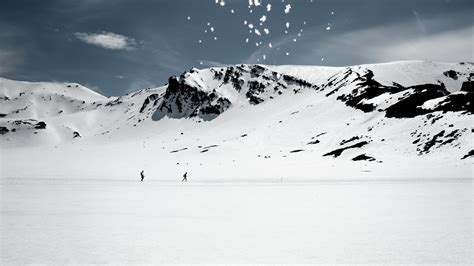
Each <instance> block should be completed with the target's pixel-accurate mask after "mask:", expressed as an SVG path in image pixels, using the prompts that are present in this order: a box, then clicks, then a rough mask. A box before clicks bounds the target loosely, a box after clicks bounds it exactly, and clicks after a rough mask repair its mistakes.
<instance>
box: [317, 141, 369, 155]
mask: <svg viewBox="0 0 474 266" xmlns="http://www.w3.org/2000/svg"><path fill="white" fill-rule="evenodd" d="M367 144H369V142H368V141H361V142H359V143H356V144H354V145H351V146H347V147H344V148H340V149H336V150H333V151H331V152H328V153H326V154H324V155H323V156H334V158H337V157H339V156H341V154H342V153H343V152H344V151H345V150H348V149H355V148H361V147H363V146H365V145H367Z"/></svg>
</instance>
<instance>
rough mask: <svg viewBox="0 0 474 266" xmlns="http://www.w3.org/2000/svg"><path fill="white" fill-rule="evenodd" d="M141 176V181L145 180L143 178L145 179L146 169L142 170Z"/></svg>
mask: <svg viewBox="0 0 474 266" xmlns="http://www.w3.org/2000/svg"><path fill="white" fill-rule="evenodd" d="M140 176H141V180H140V181H141V182H143V179H145V171H144V170H142V171H141V172H140Z"/></svg>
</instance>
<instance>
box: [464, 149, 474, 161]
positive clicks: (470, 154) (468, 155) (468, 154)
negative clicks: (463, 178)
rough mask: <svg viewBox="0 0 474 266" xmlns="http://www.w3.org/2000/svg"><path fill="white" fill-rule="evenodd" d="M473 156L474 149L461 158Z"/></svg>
mask: <svg viewBox="0 0 474 266" xmlns="http://www.w3.org/2000/svg"><path fill="white" fill-rule="evenodd" d="M473 156H474V150H470V151H469V152H468V153H467V154H466V155H464V156H463V157H462V158H461V160H464V159H467V158H469V157H473Z"/></svg>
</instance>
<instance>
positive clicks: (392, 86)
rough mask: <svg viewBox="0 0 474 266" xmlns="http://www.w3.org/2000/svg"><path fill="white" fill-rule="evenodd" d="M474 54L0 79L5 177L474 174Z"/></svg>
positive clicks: (275, 177)
mask: <svg viewBox="0 0 474 266" xmlns="http://www.w3.org/2000/svg"><path fill="white" fill-rule="evenodd" d="M473 79H474V65H473V64H471V63H457V64H447V63H435V62H426V61H410V62H393V63H387V64H376V65H361V66H352V67H316V66H266V65H236V66H226V67H214V68H210V69H203V70H198V69H191V70H189V71H186V72H184V73H183V74H181V75H180V76H177V77H171V78H170V79H169V81H168V84H167V85H165V86H163V87H159V88H149V89H145V90H141V91H138V92H135V93H131V94H128V95H125V96H122V97H113V98H107V97H104V96H102V95H99V94H97V93H95V92H93V91H91V90H88V89H87V88H85V87H82V86H80V85H78V84H69V83H67V84H61V83H44V82H42V83H30V82H19V81H12V80H6V79H0V103H1V104H0V147H1V149H2V152H1V156H2V158H1V160H2V172H1V173H2V176H5V177H17V176H18V177H37V176H42V177H50V178H54V177H59V176H70V177H84V176H88V177H101V178H131V177H132V178H133V176H135V175H137V173H138V171H139V170H140V169H145V171H146V172H147V173H148V174H149V175H150V176H152V177H154V178H158V179H176V178H177V177H179V176H180V173H182V172H184V171H188V172H190V173H191V179H194V180H207V179H221V180H226V179H229V180H231V179H233V178H274V179H278V180H280V179H281V178H293V179H298V178H334V177H338V178H348V179H350V178H422V177H430V178H442V177H450V178H460V177H469V178H472V156H473V155H474V151H473V145H472V132H473V126H472V125H473V118H474V116H473V112H474V109H473V105H472V101H473V97H472V96H473V91H474V88H473V86H474V80H473Z"/></svg>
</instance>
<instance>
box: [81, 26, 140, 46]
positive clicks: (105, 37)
mask: <svg viewBox="0 0 474 266" xmlns="http://www.w3.org/2000/svg"><path fill="white" fill-rule="evenodd" d="M74 36H76V38H78V39H79V40H81V41H83V42H85V43H88V44H92V45H96V46H99V47H102V48H105V49H111V50H133V49H135V48H136V41H135V39H134V38H131V37H127V36H123V35H120V34H116V33H112V32H105V31H104V32H102V33H84V32H76V33H74Z"/></svg>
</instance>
